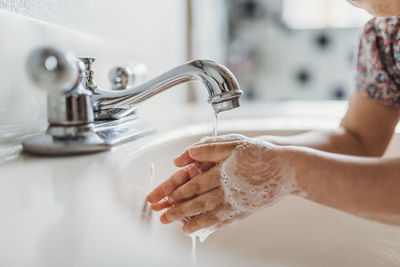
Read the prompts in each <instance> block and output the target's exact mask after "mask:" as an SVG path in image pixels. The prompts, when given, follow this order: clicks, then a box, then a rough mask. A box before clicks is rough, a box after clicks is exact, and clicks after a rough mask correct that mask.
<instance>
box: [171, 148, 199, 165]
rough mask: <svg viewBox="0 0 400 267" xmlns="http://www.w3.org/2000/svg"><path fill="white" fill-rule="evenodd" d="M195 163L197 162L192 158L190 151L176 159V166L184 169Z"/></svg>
mask: <svg viewBox="0 0 400 267" xmlns="http://www.w3.org/2000/svg"><path fill="white" fill-rule="evenodd" d="M194 161H195V160H194V159H192V158H191V157H190V155H189V151H188V150H185V151H184V152H183V153H182V154H181V155H179V156H178V157H177V158H175V159H174V164H175V166H176V167H184V166H186V165H188V164H190V163H193V162H194Z"/></svg>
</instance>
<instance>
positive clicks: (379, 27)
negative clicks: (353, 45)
mask: <svg viewBox="0 0 400 267" xmlns="http://www.w3.org/2000/svg"><path fill="white" fill-rule="evenodd" d="M356 84H357V91H358V92H359V93H361V94H363V95H365V96H367V97H369V98H371V99H373V100H375V101H377V102H378V103H380V104H383V105H386V106H391V107H397V108H400V16H397V17H390V18H373V19H372V20H370V21H369V22H368V23H367V25H366V26H365V28H364V31H363V33H362V35H361V41H360V46H359V51H358V62H357V75H356Z"/></svg>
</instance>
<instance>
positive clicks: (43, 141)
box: [22, 116, 155, 156]
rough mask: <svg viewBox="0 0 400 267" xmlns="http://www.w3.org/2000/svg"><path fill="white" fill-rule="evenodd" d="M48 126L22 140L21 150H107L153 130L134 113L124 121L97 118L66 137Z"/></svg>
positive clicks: (51, 153) (45, 153) (57, 152)
mask: <svg viewBox="0 0 400 267" xmlns="http://www.w3.org/2000/svg"><path fill="white" fill-rule="evenodd" d="M51 127H52V126H49V129H48V130H47V132H46V133H42V134H38V135H34V136H31V137H28V138H26V139H25V140H24V141H23V142H22V146H23V148H24V151H25V152H27V153H30V154H35V155H43V156H54V155H77V154H88V153H94V152H101V151H107V150H110V149H111V147H113V146H115V145H120V144H124V143H127V142H130V141H133V140H136V139H138V138H141V137H143V136H146V135H149V134H152V133H155V127H154V126H153V125H152V124H150V123H148V122H145V121H143V120H141V119H139V118H137V117H136V116H135V117H133V118H125V119H123V121H121V120H119V121H100V122H96V123H95V124H94V126H93V127H91V130H89V131H87V132H82V133H79V134H77V135H74V136H67V137H59V136H54V135H51V134H50V133H51V132H52V131H51ZM80 127H81V126H80Z"/></svg>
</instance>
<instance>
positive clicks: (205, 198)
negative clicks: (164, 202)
mask: <svg viewBox="0 0 400 267" xmlns="http://www.w3.org/2000/svg"><path fill="white" fill-rule="evenodd" d="M223 201H224V192H223V191H222V189H220V188H216V189H214V190H212V191H209V192H207V193H204V194H201V195H199V196H197V197H195V198H193V199H191V200H189V201H185V202H183V203H182V204H180V205H178V206H175V207H172V208H170V209H169V210H167V211H166V212H165V213H164V214H163V215H161V217H160V221H161V222H162V223H164V224H166V223H171V222H173V221H175V220H180V219H183V218H185V217H190V216H195V215H198V214H201V213H203V212H208V211H210V210H213V209H215V208H216V207H218V206H219V205H221V204H222V203H223Z"/></svg>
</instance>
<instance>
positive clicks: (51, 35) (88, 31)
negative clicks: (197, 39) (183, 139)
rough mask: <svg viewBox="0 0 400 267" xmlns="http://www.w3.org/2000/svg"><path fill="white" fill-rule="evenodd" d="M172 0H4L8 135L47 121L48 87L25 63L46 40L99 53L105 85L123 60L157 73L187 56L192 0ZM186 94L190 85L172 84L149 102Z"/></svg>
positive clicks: (0, 92)
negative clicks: (39, 84)
mask: <svg viewBox="0 0 400 267" xmlns="http://www.w3.org/2000/svg"><path fill="white" fill-rule="evenodd" d="M167 2H168V3H159V1H157V3H159V4H158V5H159V6H160V7H163V6H164V8H160V9H158V8H154V7H155V6H157V5H156V3H155V2H154V1H146V2H144V1H136V0H135V1H129V2H124V1H113V2H112V3H111V2H104V3H103V2H102V4H101V5H96V3H97V2H95V1H89V0H85V1H55V2H54V3H53V2H52V1H46V0H40V1H37V2H36V1H8V0H6V1H2V2H1V3H0V36H1V41H0V59H1V60H0V82H1V89H0V135H1V136H3V137H4V136H6V135H7V134H8V133H10V132H15V130H16V129H20V131H24V129H25V130H28V131H29V129H32V128H35V127H44V125H45V122H46V104H45V102H46V97H45V92H44V91H41V90H40V89H38V88H36V87H35V86H34V85H33V84H32V83H31V82H30V81H29V79H28V77H27V74H26V70H25V64H26V58H27V55H28V54H29V52H30V51H32V49H34V48H37V47H39V46H49V45H50V46H56V47H59V48H62V49H65V50H71V51H72V52H73V53H74V54H75V55H77V56H87V57H95V58H96V63H95V65H94V67H95V70H96V75H95V79H96V82H97V83H98V84H99V85H100V86H102V87H105V88H109V87H110V83H109V81H108V71H109V70H110V69H111V68H112V67H113V66H115V65H126V64H132V63H135V62H142V63H144V64H145V65H146V66H147V68H148V70H149V72H148V75H147V77H148V78H152V77H154V76H156V75H158V74H160V73H161V72H164V71H166V70H168V69H170V68H172V67H174V66H176V65H178V64H181V63H183V62H184V61H186V58H185V35H184V32H185V27H186V26H185V23H183V22H184V21H183V20H184V19H185V16H184V1H183V0H172V1H167ZM40 7H45V8H42V9H41V8H40ZM150 11H151V12H150ZM166 11H170V12H169V13H168V12H166ZM150 17H151V19H150ZM160 22H162V23H160ZM183 99H184V93H183V92H182V90H179V89H178V90H171V92H167V93H165V94H163V95H162V96H160V97H156V98H155V100H154V101H151V102H152V103H144V104H143V106H144V108H145V109H146V108H148V109H150V110H154V108H151V107H146V105H149V104H150V105H157V103H159V102H169V103H170V102H171V101H180V100H183Z"/></svg>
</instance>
